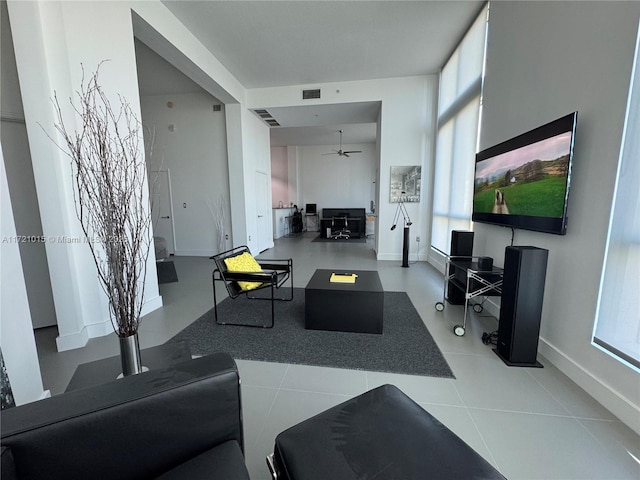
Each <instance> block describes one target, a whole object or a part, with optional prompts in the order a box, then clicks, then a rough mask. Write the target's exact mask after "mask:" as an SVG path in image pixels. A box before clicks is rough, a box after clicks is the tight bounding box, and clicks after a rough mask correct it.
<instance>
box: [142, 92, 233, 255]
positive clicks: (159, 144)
mask: <svg viewBox="0 0 640 480" xmlns="http://www.w3.org/2000/svg"><path fill="white" fill-rule="evenodd" d="M168 102H171V103H172V107H171V108H169V107H168V106H167V103H168ZM140 103H141V108H142V119H143V122H144V124H145V126H146V127H148V128H153V129H154V130H155V145H154V149H153V159H151V161H150V162H148V164H147V167H148V168H149V169H150V170H152V169H157V168H158V166H161V168H162V169H169V171H170V173H171V189H172V200H173V214H174V215H173V220H174V226H175V232H176V243H175V253H176V255H195V256H198V255H199V256H210V255H213V254H215V253H218V242H217V233H216V232H217V229H216V226H215V223H214V219H213V216H212V215H211V212H210V210H209V207H208V205H207V201H208V200H210V201H214V200H217V199H218V198H219V196H220V195H222V196H223V198H224V200H225V202H226V212H225V232H231V213H230V207H229V175H228V169H227V134H226V127H225V123H226V120H225V113H224V107H221V111H219V112H214V111H213V105H214V104H215V105H219V104H220V102H219V101H217V100H216V99H215V98H214V97H212V96H211V95H209V94H206V93H191V94H179V95H175V94H174V95H152V96H145V97H141V99H140ZM169 125H173V127H174V130H173V131H170V130H169ZM184 204H186V205H187V207H186V208H184V207H183V205H184ZM230 245H231V239H229V245H228V246H230Z"/></svg>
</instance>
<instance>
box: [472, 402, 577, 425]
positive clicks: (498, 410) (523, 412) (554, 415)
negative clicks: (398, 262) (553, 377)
mask: <svg viewBox="0 0 640 480" xmlns="http://www.w3.org/2000/svg"><path fill="white" fill-rule="evenodd" d="M467 408H468V409H469V410H477V411H484V412H493V413H515V414H520V415H531V416H538V417H550V418H566V419H569V420H575V421H576V422H577V421H578V420H579V419H577V418H576V417H574V416H573V415H571V414H569V415H561V414H558V413H547V412H530V411H526V410H511V409H504V408H488V407H478V406H474V405H467Z"/></svg>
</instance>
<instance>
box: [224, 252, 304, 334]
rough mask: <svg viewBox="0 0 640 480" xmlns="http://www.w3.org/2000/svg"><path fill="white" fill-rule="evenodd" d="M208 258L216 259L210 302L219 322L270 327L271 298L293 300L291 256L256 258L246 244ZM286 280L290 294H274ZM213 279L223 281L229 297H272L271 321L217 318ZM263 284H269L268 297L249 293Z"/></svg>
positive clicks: (263, 285) (265, 298)
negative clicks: (259, 323)
mask: <svg viewBox="0 0 640 480" xmlns="http://www.w3.org/2000/svg"><path fill="white" fill-rule="evenodd" d="M211 258H212V259H213V260H214V261H215V263H216V269H215V270H214V271H213V302H214V313H215V319H216V323H217V324H218V325H238V326H243V327H262V328H271V327H273V325H274V321H275V309H274V301H276V300H282V301H291V300H293V260H292V259H291V258H288V259H269V260H265V261H258V260H256V259H255V258H254V257H253V255H251V252H250V251H249V247H247V246H246V245H243V246H241V247H236V248H232V249H231V250H227V251H226V252H222V253H219V254H218V255H214V256H213V257H211ZM287 281H289V284H290V293H289V296H288V297H285V298H277V297H276V296H275V291H276V290H278V289H279V288H280V287H282V286H284V284H285V283H287ZM216 282H223V283H224V285H225V287H226V289H227V293H228V294H229V298H232V299H235V298H237V297H239V296H240V295H243V294H244V295H246V297H247V298H249V299H251V300H271V323H270V324H266V325H265V324H263V325H252V324H246V323H231V322H225V321H219V320H218V299H217V296H216ZM263 288H270V289H271V295H270V296H268V297H254V296H249V295H248V292H253V291H256V290H261V289H263Z"/></svg>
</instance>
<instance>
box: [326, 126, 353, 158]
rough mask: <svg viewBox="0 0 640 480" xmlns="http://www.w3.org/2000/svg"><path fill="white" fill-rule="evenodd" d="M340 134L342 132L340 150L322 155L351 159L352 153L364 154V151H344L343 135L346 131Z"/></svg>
mask: <svg viewBox="0 0 640 480" xmlns="http://www.w3.org/2000/svg"><path fill="white" fill-rule="evenodd" d="M338 132H340V147H338V150H334V151H333V152H331V153H323V154H322V155H323V156H324V155H340V156H341V157H349V154H350V153H362V150H347V151H346V152H345V151H344V150H342V134H343V133H344V130H338Z"/></svg>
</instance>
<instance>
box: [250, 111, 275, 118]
mask: <svg viewBox="0 0 640 480" xmlns="http://www.w3.org/2000/svg"><path fill="white" fill-rule="evenodd" d="M254 112H256V113H257V114H258V116H259V117H260V118H271V114H270V113H269V112H267V111H266V110H254Z"/></svg>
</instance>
